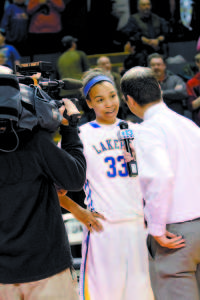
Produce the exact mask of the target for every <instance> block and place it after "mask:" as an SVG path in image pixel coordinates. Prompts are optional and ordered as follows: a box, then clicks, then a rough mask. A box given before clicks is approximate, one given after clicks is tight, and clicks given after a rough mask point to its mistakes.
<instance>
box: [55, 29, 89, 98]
mask: <svg viewBox="0 0 200 300" xmlns="http://www.w3.org/2000/svg"><path fill="white" fill-rule="evenodd" d="M62 44H63V47H64V49H65V51H64V52H63V53H62V54H61V55H60V57H59V58H58V61H57V71H58V76H59V78H60V79H64V78H73V79H81V77H82V75H83V73H84V72H85V71H87V70H88V69H89V61H88V58H87V55H86V53H85V52H83V51H80V50H77V39H76V38H75V37H73V36H71V35H66V36H64V37H63V38H62ZM81 94H82V92H81V91H77V90H74V91H72V90H70V91H66V90H61V93H60V95H61V96H62V97H69V96H70V97H78V96H79V95H81Z"/></svg>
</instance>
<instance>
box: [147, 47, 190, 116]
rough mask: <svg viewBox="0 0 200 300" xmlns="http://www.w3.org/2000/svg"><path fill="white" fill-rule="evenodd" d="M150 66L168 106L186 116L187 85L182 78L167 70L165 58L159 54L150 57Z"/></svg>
mask: <svg viewBox="0 0 200 300" xmlns="http://www.w3.org/2000/svg"><path fill="white" fill-rule="evenodd" d="M148 65H149V67H150V68H151V69H152V70H153V72H154V75H155V77H156V79H157V80H158V82H159V84H160V86H161V89H162V96H163V100H164V102H165V103H166V105H167V106H168V107H169V108H171V109H172V110H173V111H175V112H177V113H178V114H180V115H184V105H185V104H186V99H187V90H186V84H185V82H184V81H183V79H182V78H181V77H179V76H178V75H176V74H174V73H171V72H169V71H168V70H167V66H166V63H165V59H164V57H163V56H162V55H161V54H159V53H153V54H151V55H149V56H148Z"/></svg>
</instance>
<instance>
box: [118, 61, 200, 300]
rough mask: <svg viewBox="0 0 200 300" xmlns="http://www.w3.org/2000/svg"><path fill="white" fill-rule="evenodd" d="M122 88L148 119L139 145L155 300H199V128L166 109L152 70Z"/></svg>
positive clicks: (138, 134)
mask: <svg viewBox="0 0 200 300" xmlns="http://www.w3.org/2000/svg"><path fill="white" fill-rule="evenodd" d="M121 88H122V93H123V95H124V98H125V100H126V102H127V104H128V106H129V109H130V110H131V111H132V112H133V113H134V114H136V115H137V116H138V117H140V118H142V119H144V121H143V122H142V123H141V125H138V128H137V129H136V131H135V144H134V145H135V150H136V158H137V161H138V172H139V173H138V174H139V179H140V183H141V188H142V192H143V196H144V199H145V201H146V206H145V216H146V219H147V223H148V232H149V234H150V235H149V238H148V247H149V257H150V262H151V263H150V275H151V280H152V287H153V291H154V293H155V298H156V300H169V299H170V300H179V299H181V300H189V299H190V300H199V299H200V298H199V290H198V287H200V185H199V180H200V162H199V153H200V130H199V127H198V126H197V125H196V124H194V123H193V122H192V121H191V120H189V119H187V118H185V117H183V116H181V115H179V114H177V113H175V112H174V111H172V110H171V109H169V108H168V107H167V106H166V105H165V104H164V102H163V100H162V96H161V88H160V86H159V83H158V81H157V80H156V79H155V77H154V74H153V73H152V71H151V69H149V68H144V67H135V68H132V69H130V70H129V71H127V72H126V73H125V74H124V76H123V77H122V80H121ZM126 160H127V158H126Z"/></svg>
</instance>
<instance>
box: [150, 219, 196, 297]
mask: <svg viewBox="0 0 200 300" xmlns="http://www.w3.org/2000/svg"><path fill="white" fill-rule="evenodd" d="M167 230H168V231H169V232H172V233H174V234H177V235H182V236H183V237H184V239H185V241H186V246H185V247H184V248H180V249H168V248H164V247H161V246H160V245H159V244H158V243H157V242H156V241H155V240H154V238H153V237H152V236H150V235H149V236H148V238H147V246H148V250H149V269H150V277H151V284H152V288H153V292H154V295H155V298H156V300H199V299H200V219H196V220H194V221H188V222H184V223H175V224H170V225H167Z"/></svg>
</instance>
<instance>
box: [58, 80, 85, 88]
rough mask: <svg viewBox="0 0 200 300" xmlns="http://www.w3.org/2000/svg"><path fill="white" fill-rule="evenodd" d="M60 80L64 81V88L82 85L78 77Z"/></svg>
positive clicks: (80, 86)
mask: <svg viewBox="0 0 200 300" xmlns="http://www.w3.org/2000/svg"><path fill="white" fill-rule="evenodd" d="M62 81H63V82H64V86H63V87H62V88H63V89H64V90H76V89H80V88H82V87H83V84H82V81H81V80H78V79H72V78H64V79H62Z"/></svg>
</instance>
